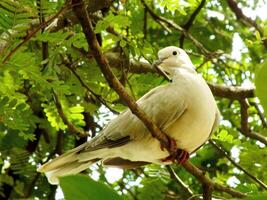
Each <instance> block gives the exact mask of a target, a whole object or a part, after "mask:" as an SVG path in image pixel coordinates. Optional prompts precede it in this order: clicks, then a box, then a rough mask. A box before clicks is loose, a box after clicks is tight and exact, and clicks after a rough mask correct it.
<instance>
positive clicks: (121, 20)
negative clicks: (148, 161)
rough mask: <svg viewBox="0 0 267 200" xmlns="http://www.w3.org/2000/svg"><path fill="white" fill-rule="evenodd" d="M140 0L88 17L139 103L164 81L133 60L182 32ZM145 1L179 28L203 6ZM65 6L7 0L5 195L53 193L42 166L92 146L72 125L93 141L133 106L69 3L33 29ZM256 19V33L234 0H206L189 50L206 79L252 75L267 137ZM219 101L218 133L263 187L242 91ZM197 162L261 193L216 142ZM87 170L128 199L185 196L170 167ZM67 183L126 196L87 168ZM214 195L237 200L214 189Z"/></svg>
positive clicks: (1, 48)
mask: <svg viewBox="0 0 267 200" xmlns="http://www.w3.org/2000/svg"><path fill="white" fill-rule="evenodd" d="M66 2H67V1H66ZM92 2H97V1H87V0H86V3H87V4H90V3H92ZM101 2H102V1H101ZM142 2H143V1H139V0H127V1H122V0H120V1H119V0H115V1H114V2H113V3H112V5H111V7H110V8H109V9H102V10H100V11H98V12H97V13H94V15H92V16H93V17H92V18H93V19H94V27H95V32H96V33H97V36H98V39H99V38H101V39H99V41H100V42H101V43H102V46H101V48H102V51H103V52H105V55H108V53H111V54H112V55H113V56H115V55H118V56H117V57H118V58H117V62H115V64H114V63H113V62H111V61H110V63H113V66H112V67H113V68H112V70H113V72H114V73H115V74H116V76H117V77H118V78H119V79H120V81H121V82H122V83H123V84H124V85H125V87H126V89H127V91H128V92H129V93H130V94H131V95H132V96H133V97H134V98H136V99H138V98H140V97H141V96H142V95H143V94H145V93H146V92H147V91H149V90H150V89H152V88H154V87H156V86H159V85H161V84H165V83H166V82H165V81H164V80H163V78H162V77H159V76H158V75H157V74H155V73H153V72H151V71H150V72H143V73H132V71H131V70H133V69H132V67H134V66H135V65H134V64H133V63H143V62H146V61H148V62H149V63H152V62H153V61H154V60H155V59H156V57H157V51H158V50H159V49H160V48H162V47H165V46H169V45H175V46H179V40H180V37H181V36H182V33H181V32H180V31H178V30H177V29H175V28H173V27H171V26H170V25H168V24H166V23H164V22H162V21H159V20H158V19H154V18H153V17H152V16H151V15H150V14H149V12H148V9H145V8H144V5H143V3H142ZM145 2H146V3H147V5H148V6H149V8H151V9H152V11H153V12H155V14H156V15H158V16H160V17H164V18H166V19H169V20H172V22H173V23H175V24H178V25H180V26H181V27H185V24H186V23H187V22H188V20H189V19H190V17H191V16H192V13H194V12H195V10H196V9H197V8H198V6H199V5H200V3H201V1H200V0H188V1H182V0H180V1H179V0H160V1H155V0H147V1H145ZM249 2H250V3H248V1H239V3H238V6H240V7H241V8H245V7H246V8H247V9H251V10H255V9H257V8H259V7H260V6H261V5H262V2H263V1H262V0H255V1H249ZM63 6H65V1H63V0H57V1H51V0H1V1H0V83H1V84H0V169H1V173H0V199H2V198H3V199H33V198H37V199H54V198H55V194H58V192H56V188H57V187H56V186H50V185H49V184H48V182H47V179H46V178H45V177H44V175H43V174H39V173H37V171H36V169H37V168H38V167H39V166H40V165H41V164H42V163H44V162H46V161H47V160H49V159H50V158H52V157H54V156H55V155H56V154H61V153H63V152H65V151H67V150H69V149H71V148H73V147H75V146H77V145H79V144H81V143H83V142H85V141H86V139H85V138H80V137H78V133H77V132H79V133H80V132H86V133H89V134H90V137H91V136H92V137H93V136H94V135H95V134H98V133H99V131H101V129H102V128H103V126H104V125H105V124H107V123H108V121H109V120H110V119H111V118H113V117H115V115H116V112H114V110H115V111H117V112H121V111H122V110H124V109H125V108H126V107H125V104H124V102H122V101H121V100H120V99H119V97H118V95H117V94H116V93H115V92H114V91H113V90H112V89H111V88H110V87H109V85H108V84H107V82H106V81H105V79H104V77H103V75H102V74H101V72H100V70H99V67H98V66H97V64H96V62H95V61H94V59H93V57H92V54H91V52H90V50H89V49H88V45H87V42H86V39H85V37H84V34H83V33H82V29H81V26H80V25H79V24H78V22H77V20H76V18H75V17H74V15H73V13H72V12H71V9H65V10H63V11H62V13H61V15H59V16H58V17H57V20H56V21H53V22H52V23H49V25H48V24H47V25H48V26H46V27H44V28H40V29H38V28H39V24H40V23H43V24H45V23H44V21H48V20H49V19H51V18H52V17H53V16H54V15H55V14H56V13H57V12H58V11H59V10H60V9H61V8H62V7H63ZM87 7H88V9H90V8H92V7H93V6H92V5H88V6H87ZM254 12H256V11H254ZM244 14H247V13H244ZM248 17H251V16H248ZM252 19H253V18H252ZM255 23H257V25H258V26H259V27H260V29H258V30H256V29H255V27H253V25H251V24H250V23H247V22H244V20H242V19H239V18H237V17H236V16H235V14H234V13H233V11H232V10H231V9H230V8H229V5H228V4H227V1H223V0H210V1H206V3H205V5H204V7H203V8H202V9H201V10H200V12H199V13H197V15H196V18H195V19H194V20H193V23H192V25H191V26H190V28H189V30H188V32H189V34H190V36H192V37H194V39H195V40H196V41H198V42H199V43H200V45H196V42H195V41H192V39H190V37H188V36H186V37H185V40H184V42H183V48H184V49H185V50H186V51H187V52H188V53H189V55H190V57H191V59H192V62H193V63H194V64H195V66H196V69H197V71H198V73H200V74H202V76H203V77H204V78H205V80H207V82H209V83H213V84H219V85H226V86H242V87H243V88H245V89H246V88H250V87H251V85H254V83H255V85H256V96H257V97H250V98H247V99H245V100H246V101H248V103H249V105H248V114H249V117H248V126H249V129H250V131H251V132H252V133H254V132H256V133H259V134H260V135H261V136H262V137H264V138H265V139H266V137H267V130H266V127H267V123H266V118H265V117H266V110H267V104H266V102H267V100H266V99H267V91H266V78H267V77H266V75H267V66H266V61H265V62H264V60H265V59H266V48H267V43H266V27H267V23H266V20H265V21H264V20H263V19H260V18H257V19H256V20H255ZM37 29H38V31H37V33H36V34H33V35H31V34H32V33H33V31H34V30H37ZM261 30H263V31H261ZM262 32H263V33H262ZM264 32H265V35H264ZM29 36H31V37H29ZM28 37H29V38H28ZM264 40H265V41H264ZM238 41H239V42H238ZM17 47H19V48H17ZM129 63H131V65H129ZM255 76H256V77H255ZM258 98H259V99H258ZM216 100H217V103H218V107H219V109H220V111H221V114H222V120H221V126H220V128H219V129H218V130H217V132H216V133H215V134H214V135H213V140H214V141H216V143H217V144H218V145H220V147H222V148H223V149H224V151H225V152H227V153H228V155H230V156H231V157H232V158H233V160H234V161H235V162H236V163H238V164H239V165H241V166H242V167H243V168H245V169H246V170H248V171H249V172H250V173H251V174H252V175H253V176H255V177H257V178H259V179H260V180H261V181H263V182H265V183H267V173H266V170H265V169H266V167H267V164H266V155H267V151H266V144H263V143H262V142H260V141H259V140H257V139H255V138H253V137H249V134H247V133H245V134H244V129H242V123H241V120H242V117H241V114H240V113H241V107H240V102H241V101H240V99H233V98H230V97H229V98H222V97H221V96H217V97H216ZM259 100H260V102H259ZM196 101H197V99H196ZM103 103H104V104H105V105H103ZM262 108H264V111H263V109H262ZM110 110H112V111H113V113H112V111H110ZM61 111H62V112H61ZM264 115H265V117H264ZM249 133H250V132H249ZM191 161H192V162H193V163H194V164H195V165H196V166H199V167H200V168H201V169H203V170H204V171H205V172H206V175H207V176H209V177H210V178H211V179H212V180H214V181H215V182H216V183H220V184H223V185H227V186H231V187H234V188H235V189H236V190H238V191H241V192H244V193H247V194H248V197H247V199H266V192H264V190H263V189H262V187H261V186H259V184H257V183H256V182H255V181H254V180H252V179H251V178H250V177H248V176H247V175H246V174H245V173H244V172H243V171H242V170H240V169H238V168H237V167H235V166H234V165H232V164H231V163H230V162H229V161H228V159H227V158H226V157H225V156H223V155H222V154H220V153H219V152H218V151H217V150H216V149H215V148H214V147H213V146H212V145H211V144H208V143H207V144H206V145H204V146H203V147H202V148H201V149H199V150H198V151H197V152H195V153H194V154H192V156H191ZM174 169H175V173H176V174H177V175H178V176H179V177H180V179H181V180H183V182H184V183H185V184H186V185H188V186H189V187H190V189H191V190H192V191H193V193H194V194H199V193H201V192H202V187H201V184H200V183H199V182H198V181H197V179H195V177H194V176H192V175H191V174H189V173H187V172H186V171H185V170H184V169H183V168H182V167H180V166H174ZM85 173H86V174H88V175H89V176H92V177H94V179H97V180H98V181H99V182H104V183H105V184H108V185H109V186H110V187H111V188H113V189H114V190H115V191H116V192H117V193H119V194H120V196H121V197H122V198H125V199H140V200H147V199H186V198H188V196H190V195H188V194H185V193H184V190H183V187H182V186H181V185H179V184H177V182H176V181H175V180H174V179H173V178H172V177H171V176H170V175H169V171H168V170H167V169H166V167H164V166H155V165H147V166H145V167H141V168H138V169H135V170H124V171H123V173H122V175H121V176H120V175H117V177H115V179H114V180H112V181H110V180H109V179H108V178H107V177H108V175H110V173H109V172H108V170H106V169H105V168H102V167H101V166H98V165H96V166H92V167H91V168H90V169H88V170H86V171H85ZM82 182H84V184H81V183H82ZM92 185H93V186H92ZM61 186H62V189H63V191H64V194H65V197H66V199H74V198H73V196H69V195H75V194H77V195H80V194H81V193H80V192H82V193H83V194H84V195H86V194H89V192H96V193H95V195H94V197H95V198H97V196H96V195H114V198H115V197H116V198H119V197H118V196H116V194H114V192H112V191H111V190H110V189H107V187H106V186H105V185H103V184H102V183H101V184H97V183H96V182H93V181H92V180H91V179H89V178H87V177H84V176H69V177H65V178H62V182H61ZM70 186H71V187H70ZM73 189H75V192H74V191H73ZM91 189H93V190H91ZM97 191H101V192H97ZM76 192H77V193H76ZM213 194H214V195H215V196H220V198H225V199H230V198H232V197H231V196H230V195H229V194H227V193H220V192H218V191H215V192H214V193H213ZM75 198H76V197H75ZM79 199H80V198H79Z"/></svg>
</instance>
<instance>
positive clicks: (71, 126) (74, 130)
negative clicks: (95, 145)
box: [53, 90, 88, 137]
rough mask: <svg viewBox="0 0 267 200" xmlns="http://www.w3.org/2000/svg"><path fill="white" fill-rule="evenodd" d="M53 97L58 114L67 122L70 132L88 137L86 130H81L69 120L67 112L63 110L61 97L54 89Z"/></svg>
mask: <svg viewBox="0 0 267 200" xmlns="http://www.w3.org/2000/svg"><path fill="white" fill-rule="evenodd" d="M53 97H54V102H55V105H56V108H57V111H58V114H59V116H60V118H61V119H62V121H63V122H64V124H66V125H67V126H68V129H69V130H70V132H71V133H74V134H75V135H77V136H79V137H87V136H88V134H87V133H86V132H84V131H81V130H79V129H78V128H77V127H76V126H75V125H74V124H72V123H71V122H70V121H69V120H68V118H67V116H66V115H65V113H64V111H63V108H62V105H61V103H60V100H59V97H58V95H57V94H56V92H55V91H54V90H53Z"/></svg>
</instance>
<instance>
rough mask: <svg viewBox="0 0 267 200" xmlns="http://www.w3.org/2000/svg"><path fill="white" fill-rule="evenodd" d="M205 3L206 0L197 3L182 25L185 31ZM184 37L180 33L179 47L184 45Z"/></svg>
mask: <svg viewBox="0 0 267 200" xmlns="http://www.w3.org/2000/svg"><path fill="white" fill-rule="evenodd" d="M205 3H206V0H202V1H201V2H200V4H199V5H198V7H197V8H196V9H195V10H194V12H193V13H192V15H191V16H190V18H189V20H188V21H187V22H186V23H185V24H184V25H183V26H182V27H183V28H184V30H185V31H186V32H188V31H189V29H190V27H191V26H192V25H193V22H194V20H195V18H196V17H197V15H198V13H199V12H200V10H201V9H202V8H203V7H204V5H205ZM184 38H185V35H184V34H183V33H182V34H181V36H180V47H181V48H183V46H184Z"/></svg>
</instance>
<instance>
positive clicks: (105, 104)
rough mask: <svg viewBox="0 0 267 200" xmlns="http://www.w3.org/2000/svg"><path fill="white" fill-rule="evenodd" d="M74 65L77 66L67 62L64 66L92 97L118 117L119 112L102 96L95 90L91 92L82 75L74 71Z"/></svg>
mask: <svg viewBox="0 0 267 200" xmlns="http://www.w3.org/2000/svg"><path fill="white" fill-rule="evenodd" d="M73 65H75V63H73V64H72V65H70V64H69V63H67V62H66V61H64V66H65V67H67V68H68V69H69V70H70V71H71V72H72V73H73V75H74V76H75V77H76V78H77V79H78V81H79V82H80V83H81V85H82V86H83V87H84V88H85V89H86V90H87V91H88V92H89V93H90V94H92V95H94V97H95V98H96V99H97V100H98V101H99V102H100V103H102V104H103V105H104V106H105V107H106V108H108V109H109V110H110V111H111V112H112V113H114V114H116V115H118V114H119V112H118V111H116V110H114V109H113V108H111V107H110V106H109V105H108V104H107V103H106V101H105V100H104V99H103V98H102V97H101V95H99V94H97V93H95V92H94V91H93V90H91V88H90V87H89V86H88V85H87V84H86V83H85V82H84V81H83V79H82V78H81V77H80V75H79V74H78V73H77V72H76V70H75V69H74V67H73Z"/></svg>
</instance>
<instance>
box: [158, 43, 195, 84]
mask: <svg viewBox="0 0 267 200" xmlns="http://www.w3.org/2000/svg"><path fill="white" fill-rule="evenodd" d="M158 58H159V60H157V61H156V62H154V63H153V66H154V67H156V69H157V70H158V71H159V73H160V74H162V75H163V76H164V77H165V78H167V79H169V80H170V77H169V76H173V74H174V73H175V70H176V69H178V68H185V69H189V70H192V69H193V70H194V65H193V64H192V62H191V60H190V58H189V56H188V55H187V53H186V52H185V51H184V50H183V49H181V48H178V47H175V46H169V47H165V48H164V49H161V50H160V51H159V52H158Z"/></svg>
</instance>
